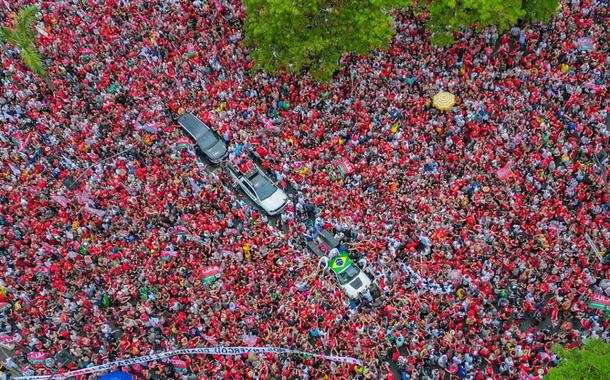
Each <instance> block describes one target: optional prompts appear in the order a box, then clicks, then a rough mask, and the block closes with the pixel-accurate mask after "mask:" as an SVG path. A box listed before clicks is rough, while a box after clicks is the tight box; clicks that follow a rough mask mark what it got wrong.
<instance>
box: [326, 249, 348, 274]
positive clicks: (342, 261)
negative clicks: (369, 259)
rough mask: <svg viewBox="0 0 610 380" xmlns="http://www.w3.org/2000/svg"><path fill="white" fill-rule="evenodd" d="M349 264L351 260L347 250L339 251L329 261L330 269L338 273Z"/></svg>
mask: <svg viewBox="0 0 610 380" xmlns="http://www.w3.org/2000/svg"><path fill="white" fill-rule="evenodd" d="M350 265H352V260H350V258H349V255H348V254H347V252H341V253H340V254H339V255H337V256H335V257H334V258H333V259H332V261H331V262H330V269H332V270H333V271H334V272H335V273H339V272H341V271H343V270H344V269H345V268H347V267H349V266H350Z"/></svg>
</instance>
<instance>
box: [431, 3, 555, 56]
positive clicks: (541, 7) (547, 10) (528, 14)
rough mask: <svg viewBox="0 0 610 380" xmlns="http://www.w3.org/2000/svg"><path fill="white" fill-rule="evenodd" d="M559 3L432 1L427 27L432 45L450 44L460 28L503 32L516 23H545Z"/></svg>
mask: <svg viewBox="0 0 610 380" xmlns="http://www.w3.org/2000/svg"><path fill="white" fill-rule="evenodd" d="M558 5H559V0H431V2H430V4H429V5H428V14H429V19H428V24H427V27H428V29H429V30H430V32H431V42H432V43H434V44H436V45H441V46H445V45H449V44H451V43H453V42H454V39H453V33H454V32H456V31H458V30H459V29H460V28H467V27H471V26H476V27H477V28H478V29H483V28H486V27H489V26H495V27H496V28H497V29H498V31H499V32H503V31H505V30H506V29H508V28H510V27H511V26H512V25H515V24H516V23H517V22H518V21H519V20H523V19H527V20H530V21H547V20H549V19H550V18H551V16H552V15H553V14H554V13H555V12H556V11H557V7H558Z"/></svg>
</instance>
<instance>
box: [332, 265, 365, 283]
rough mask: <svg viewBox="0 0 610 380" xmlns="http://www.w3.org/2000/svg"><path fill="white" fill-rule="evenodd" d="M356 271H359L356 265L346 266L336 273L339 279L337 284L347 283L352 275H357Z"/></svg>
mask: <svg viewBox="0 0 610 380" xmlns="http://www.w3.org/2000/svg"><path fill="white" fill-rule="evenodd" d="M358 273H360V269H358V267H356V266H355V265H351V266H349V267H347V269H346V270H344V271H343V272H341V273H337V279H338V280H339V284H341V285H345V284H347V283H348V282H350V281H351V280H353V279H354V277H356V276H358Z"/></svg>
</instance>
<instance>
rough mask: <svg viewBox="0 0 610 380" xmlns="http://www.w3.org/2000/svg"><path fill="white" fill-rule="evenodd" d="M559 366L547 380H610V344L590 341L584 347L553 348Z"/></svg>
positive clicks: (599, 340) (551, 371)
mask: <svg viewBox="0 0 610 380" xmlns="http://www.w3.org/2000/svg"><path fill="white" fill-rule="evenodd" d="M553 351H554V352H555V353H557V355H559V365H558V366H557V367H555V368H553V369H551V370H550V371H549V373H548V374H547V375H546V376H545V377H544V379H545V380H605V379H610V344H608V342H606V341H603V340H601V339H588V340H586V341H585V343H584V344H583V346H582V347H579V348H574V349H571V350H566V349H564V348H563V347H561V346H555V347H553Z"/></svg>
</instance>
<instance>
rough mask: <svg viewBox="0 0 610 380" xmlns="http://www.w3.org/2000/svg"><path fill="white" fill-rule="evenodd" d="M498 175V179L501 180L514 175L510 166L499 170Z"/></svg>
mask: <svg viewBox="0 0 610 380" xmlns="http://www.w3.org/2000/svg"><path fill="white" fill-rule="evenodd" d="M496 174H497V175H498V178H500V179H507V178H508V177H510V176H512V175H513V171H512V170H511V169H510V167H509V166H508V165H506V166H504V167H503V168H500V169H498V171H497V172H496Z"/></svg>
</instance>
